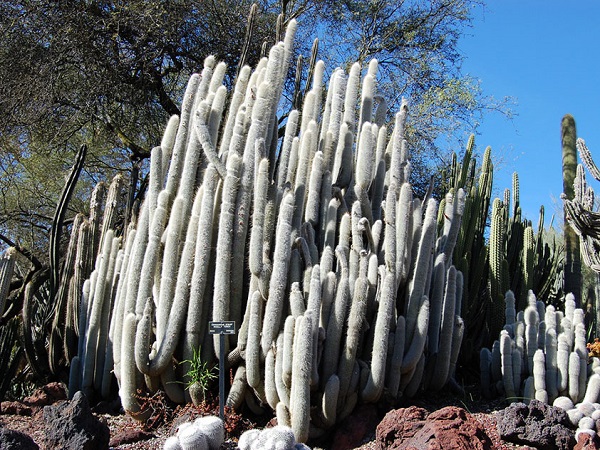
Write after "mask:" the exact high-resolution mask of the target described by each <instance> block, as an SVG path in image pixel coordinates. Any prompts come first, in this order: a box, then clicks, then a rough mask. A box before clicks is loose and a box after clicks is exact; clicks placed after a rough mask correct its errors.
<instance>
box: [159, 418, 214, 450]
mask: <svg viewBox="0 0 600 450" xmlns="http://www.w3.org/2000/svg"><path fill="white" fill-rule="evenodd" d="M224 440H225V427H224V425H223V421H222V420H221V419H219V418H218V417H216V416H204V417H199V418H198V419H196V420H194V421H193V422H184V423H182V424H181V425H179V428H178V429H177V434H175V436H171V437H169V438H168V439H167V440H166V441H165V443H164V446H163V449H164V450H218V449H219V448H221V444H222V443H223V441H224Z"/></svg>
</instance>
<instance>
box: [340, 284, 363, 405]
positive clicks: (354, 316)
mask: <svg viewBox="0 0 600 450" xmlns="http://www.w3.org/2000/svg"><path fill="white" fill-rule="evenodd" d="M355 284H356V286H355V287H354V297H353V299H352V305H351V308H350V313H349V316H348V330H347V334H346V341H345V343H344V349H343V351H342V354H341V357H340V362H339V366H338V371H337V373H338V376H339V377H340V395H339V399H338V408H339V407H340V406H341V405H343V404H344V401H345V400H346V396H347V395H349V394H350V391H349V388H350V381H351V378H352V372H353V370H354V363H355V362H356V353H357V351H358V345H359V343H360V337H361V333H362V329H363V323H364V318H365V314H366V310H367V291H368V289H369V285H368V281H367V279H366V277H364V276H360V277H358V278H357V279H356V282H355Z"/></svg>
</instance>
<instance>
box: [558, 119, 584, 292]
mask: <svg viewBox="0 0 600 450" xmlns="http://www.w3.org/2000/svg"><path fill="white" fill-rule="evenodd" d="M576 139H577V131H576V129H575V119H574V118H573V116H571V115H570V114H566V115H565V116H564V117H563V118H562V121H561V143H562V172H563V193H564V195H565V197H566V199H567V200H573V198H574V195H575V194H574V190H573V182H574V180H575V172H576V169H577V150H576ZM567 216H568V211H567V209H566V208H565V217H567ZM564 235H565V250H566V259H565V266H564V280H565V292H572V293H573V294H574V295H575V297H576V298H577V299H581V256H580V254H581V253H580V250H579V239H578V238H577V235H576V233H575V230H574V229H573V228H572V227H571V226H565V231H564Z"/></svg>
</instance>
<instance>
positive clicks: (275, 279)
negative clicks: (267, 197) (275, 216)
mask: <svg viewBox="0 0 600 450" xmlns="http://www.w3.org/2000/svg"><path fill="white" fill-rule="evenodd" d="M279 211H280V212H279V220H278V223H277V232H276V243H275V251H274V254H273V271H272V274H271V280H270V282H269V287H270V290H269V298H268V300H267V304H266V307H265V318H264V322H263V328H262V337H261V347H262V351H263V353H264V354H266V353H267V351H268V350H269V347H270V346H271V344H272V343H273V342H274V341H275V339H276V337H277V334H278V333H279V327H280V325H281V319H282V315H283V300H284V293H285V288H286V286H287V272H288V268H289V261H290V252H291V241H290V239H291V233H292V217H293V214H294V196H293V194H291V193H289V194H287V195H286V196H285V197H284V199H283V201H282V204H281V206H280V209H279Z"/></svg>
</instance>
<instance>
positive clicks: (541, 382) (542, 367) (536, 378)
mask: <svg viewBox="0 0 600 450" xmlns="http://www.w3.org/2000/svg"><path fill="white" fill-rule="evenodd" d="M533 384H534V386H535V390H536V392H537V391H540V390H541V391H546V357H545V355H544V351H543V350H542V349H538V350H536V352H535V355H534V356H533ZM546 392H547V391H546ZM536 395H537V394H536Z"/></svg>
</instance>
